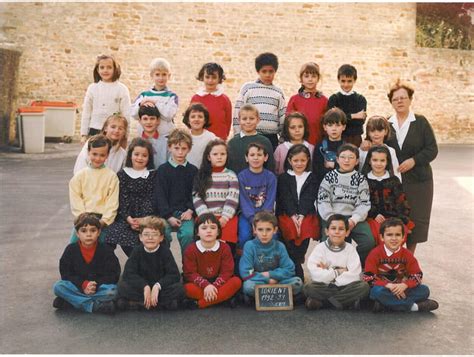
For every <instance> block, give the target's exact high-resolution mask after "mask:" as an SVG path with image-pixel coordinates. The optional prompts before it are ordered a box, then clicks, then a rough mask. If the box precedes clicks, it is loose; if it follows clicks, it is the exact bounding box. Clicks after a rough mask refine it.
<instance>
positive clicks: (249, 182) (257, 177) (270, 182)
mask: <svg viewBox="0 0 474 357" xmlns="http://www.w3.org/2000/svg"><path fill="white" fill-rule="evenodd" d="M245 159H246V160H247V162H248V165H249V167H248V169H245V170H242V171H241V172H240V173H239V174H238V179H239V186H240V191H239V200H240V209H241V213H240V216H239V246H240V248H241V249H242V248H243V247H244V244H245V243H246V242H247V241H248V240H249V239H251V238H252V223H253V219H254V216H255V214H256V213H257V212H259V211H263V210H267V211H270V212H273V209H274V206H275V198H276V189H277V180H276V177H275V175H274V174H273V172H271V171H269V170H267V169H265V168H264V167H263V164H264V163H265V161H267V160H268V152H267V150H266V149H265V147H264V146H263V145H261V144H259V143H251V144H249V146H248V148H247V152H246V153H245Z"/></svg>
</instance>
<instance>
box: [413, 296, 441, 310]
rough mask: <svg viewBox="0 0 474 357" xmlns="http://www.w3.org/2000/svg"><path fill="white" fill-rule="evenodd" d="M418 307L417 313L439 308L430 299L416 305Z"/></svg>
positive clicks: (436, 303)
mask: <svg viewBox="0 0 474 357" xmlns="http://www.w3.org/2000/svg"><path fill="white" fill-rule="evenodd" d="M416 304H417V305H418V311H420V312H426V311H433V310H436V309H437V308H438V307H439V304H438V302H436V301H435V300H431V299H426V300H424V301H420V302H417V303H416Z"/></svg>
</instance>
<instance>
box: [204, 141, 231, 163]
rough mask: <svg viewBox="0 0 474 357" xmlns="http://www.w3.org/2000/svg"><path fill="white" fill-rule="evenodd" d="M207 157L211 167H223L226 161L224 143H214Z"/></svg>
mask: <svg viewBox="0 0 474 357" xmlns="http://www.w3.org/2000/svg"><path fill="white" fill-rule="evenodd" d="M207 158H208V160H209V162H210V163H211V166H212V167H224V166H225V164H226V161H227V148H226V147H225V146H224V145H215V146H213V147H212V149H211V152H210V153H209V156H208V157H207Z"/></svg>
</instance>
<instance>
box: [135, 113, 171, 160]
mask: <svg viewBox="0 0 474 357" xmlns="http://www.w3.org/2000/svg"><path fill="white" fill-rule="evenodd" d="M138 116H139V119H138V122H139V123H140V125H141V127H142V129H143V132H142V138H143V139H147V140H148V141H149V142H150V144H151V146H153V164H154V167H155V169H158V167H160V166H161V165H163V164H164V163H165V162H166V159H167V157H166V155H167V139H166V137H165V136H164V135H161V134H160V133H159V132H158V126H159V125H160V122H161V119H160V112H159V111H158V109H157V108H156V107H148V106H141V107H140V109H139V110H138Z"/></svg>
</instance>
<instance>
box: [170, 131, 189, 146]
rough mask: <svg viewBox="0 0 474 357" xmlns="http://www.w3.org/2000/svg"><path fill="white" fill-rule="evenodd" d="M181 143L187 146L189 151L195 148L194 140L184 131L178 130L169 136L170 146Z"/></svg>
mask: <svg viewBox="0 0 474 357" xmlns="http://www.w3.org/2000/svg"><path fill="white" fill-rule="evenodd" d="M181 142H183V143H185V144H187V145H188V146H189V149H191V148H192V146H193V138H192V137H191V135H190V134H189V133H188V132H187V131H185V130H183V129H179V128H176V129H174V130H173V131H172V132H171V133H170V134H169V136H168V146H171V145H176V144H179V143H181Z"/></svg>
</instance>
